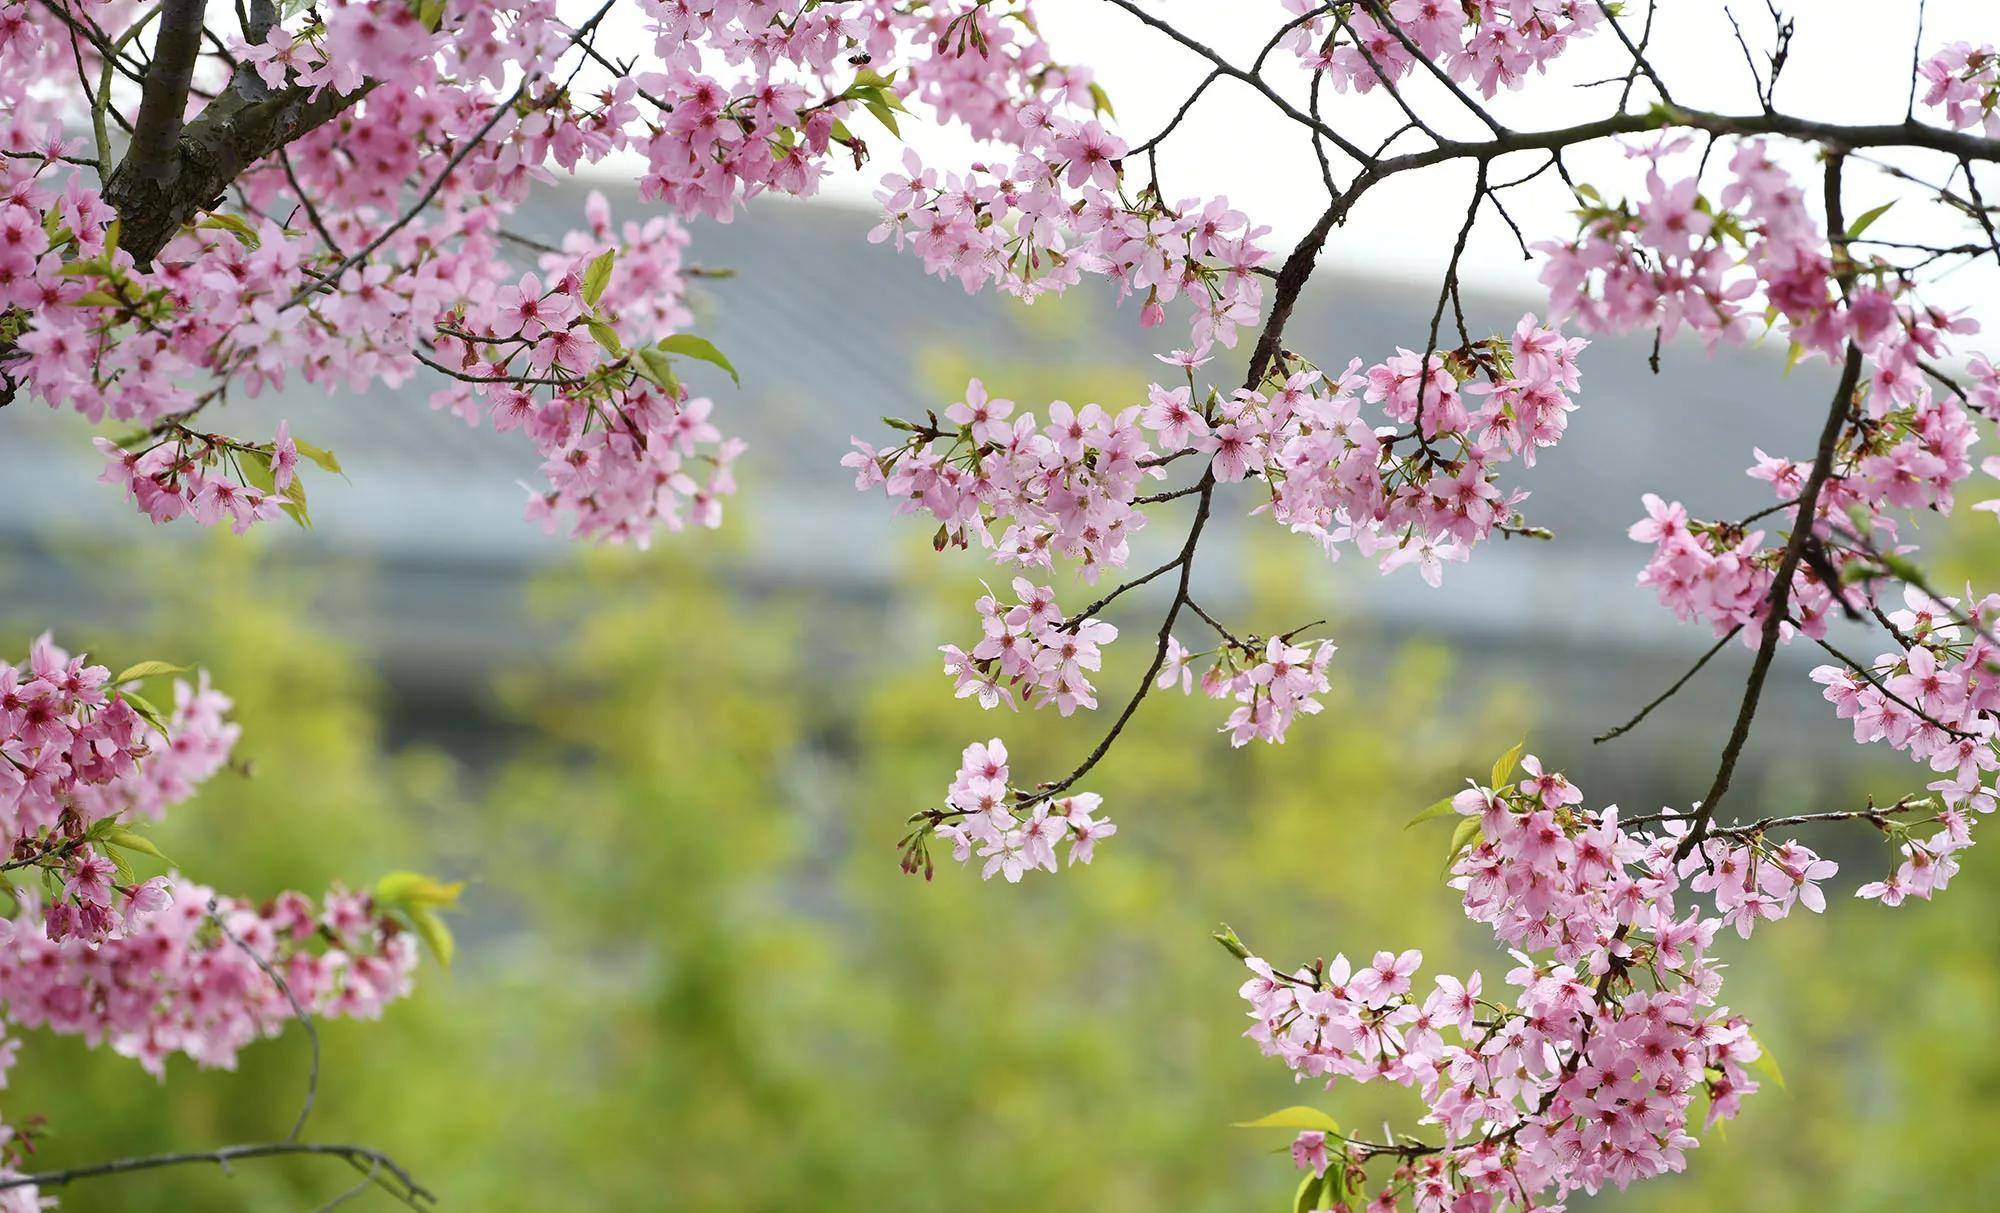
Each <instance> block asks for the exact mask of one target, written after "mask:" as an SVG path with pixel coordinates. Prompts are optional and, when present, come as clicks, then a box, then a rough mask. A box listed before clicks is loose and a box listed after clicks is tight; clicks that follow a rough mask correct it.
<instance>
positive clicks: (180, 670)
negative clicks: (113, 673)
mask: <svg viewBox="0 0 2000 1213" xmlns="http://www.w3.org/2000/svg"><path fill="white" fill-rule="evenodd" d="M190 668H191V667H189V666H184V665H174V664H172V663H171V662H165V661H142V662H140V663H139V664H137V665H128V666H126V667H125V668H124V669H123V670H121V671H120V672H119V674H118V677H116V678H113V679H112V680H111V681H112V682H114V683H118V682H132V681H134V680H136V679H140V678H152V677H154V676H155V675H159V674H185V673H187V672H188V670H189V669H190Z"/></svg>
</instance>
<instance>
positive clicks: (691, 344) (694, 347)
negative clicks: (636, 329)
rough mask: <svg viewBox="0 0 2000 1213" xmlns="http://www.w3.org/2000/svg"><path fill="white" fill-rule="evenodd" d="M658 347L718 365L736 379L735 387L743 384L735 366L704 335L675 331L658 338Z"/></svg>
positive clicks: (668, 351) (670, 352)
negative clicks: (667, 335) (671, 334)
mask: <svg viewBox="0 0 2000 1213" xmlns="http://www.w3.org/2000/svg"><path fill="white" fill-rule="evenodd" d="M660 348H661V349H663V350H665V351H666V352H667V353H669V354H679V355H680V356H681V357H683V358H696V359H699V360H701V361H702V362H707V363H712V364H714V365H716V366H719V367H721V368H722V369H723V370H725V371H728V372H729V377H730V378H731V379H733V380H735V381H736V386H737V387H742V386H743V378H742V376H740V375H738V374H737V373H736V368H735V367H734V366H733V365H731V364H730V361H729V359H728V358H727V357H725V356H724V355H723V353H722V351H721V350H719V349H716V348H715V343H714V342H712V341H710V340H709V339H708V338H706V337H697V336H695V335H694V334H693V333H675V334H674V335H673V336H671V337H662V338H660Z"/></svg>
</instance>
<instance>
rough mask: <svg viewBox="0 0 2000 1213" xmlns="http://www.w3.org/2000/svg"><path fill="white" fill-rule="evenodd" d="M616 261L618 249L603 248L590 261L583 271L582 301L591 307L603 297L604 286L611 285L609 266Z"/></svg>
mask: <svg viewBox="0 0 2000 1213" xmlns="http://www.w3.org/2000/svg"><path fill="white" fill-rule="evenodd" d="M617 261H618V250H617V249H615V248H612V249H605V250H604V251H603V252H601V253H599V254H598V255H597V256H596V257H595V258H593V259H592V260H591V262H590V266H589V268H588V269H585V270H584V271H583V301H584V302H585V303H588V304H589V305H590V306H592V307H596V306H597V301H598V300H599V299H602V298H603V297H604V288H605V287H607V286H610V285H611V268H612V266H613V265H615V264H616V263H617Z"/></svg>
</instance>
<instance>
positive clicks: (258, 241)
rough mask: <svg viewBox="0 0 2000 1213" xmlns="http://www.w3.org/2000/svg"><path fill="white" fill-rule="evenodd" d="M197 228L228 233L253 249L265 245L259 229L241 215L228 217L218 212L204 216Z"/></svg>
mask: <svg viewBox="0 0 2000 1213" xmlns="http://www.w3.org/2000/svg"><path fill="white" fill-rule="evenodd" d="M195 226H196V227H198V228H207V229H208V230H210V231H223V232H228V233H229V234H230V235H232V236H235V237H236V238H237V239H238V240H241V241H242V242H243V243H244V244H246V245H248V246H249V247H251V248H253V249H254V248H259V247H262V245H263V243H264V241H263V238H262V237H260V236H258V235H257V229H256V228H254V227H251V226H250V225H249V224H248V223H246V222H244V221H243V218H242V217H241V216H239V215H227V214H224V213H222V212H221V211H216V212H214V213H213V214H210V215H207V216H204V217H203V218H202V221H201V222H200V223H197V224H195Z"/></svg>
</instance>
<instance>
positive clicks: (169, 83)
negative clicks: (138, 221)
mask: <svg viewBox="0 0 2000 1213" xmlns="http://www.w3.org/2000/svg"><path fill="white" fill-rule="evenodd" d="M206 7H207V0H161V3H160V33H159V36H158V37H157V38H156V39H155V40H154V42H153V62H152V64H151V65H150V66H148V67H147V68H146V83H145V87H144V90H143V92H142V93H141V94H140V99H139V117H138V119H137V120H136V121H134V122H133V124H132V147H131V149H130V150H129V151H127V152H126V153H125V163H124V164H123V165H121V166H120V171H129V172H133V173H137V174H139V175H140V176H142V177H145V178H146V179H147V180H149V181H171V180H172V179H173V177H174V174H175V171H176V169H177V168H178V167H179V160H178V158H177V157H176V156H175V155H174V144H175V141H177V140H178V139H179V138H180V134H181V119H182V117H183V116H184V115H186V113H187V103H188V89H189V87H190V86H192V85H193V84H194V65H195V60H196V59H198V58H200V56H201V22H202V12H203V10H204V9H205V8H206Z"/></svg>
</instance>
